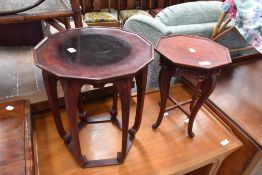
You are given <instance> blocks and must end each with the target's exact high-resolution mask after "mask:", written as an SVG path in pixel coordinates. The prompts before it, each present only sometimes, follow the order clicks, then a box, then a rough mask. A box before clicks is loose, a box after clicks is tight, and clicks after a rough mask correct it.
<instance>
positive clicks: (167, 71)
mask: <svg viewBox="0 0 262 175" xmlns="http://www.w3.org/2000/svg"><path fill="white" fill-rule="evenodd" d="M172 74H173V72H172V69H171V68H169V67H166V66H163V67H162V68H161V70H160V73H159V78H158V83H159V88H160V96H161V102H160V112H159V115H158V118H157V121H156V123H154V124H153V125H152V128H153V129H156V128H158V126H159V125H160V124H161V122H162V119H163V116H164V113H165V109H166V101H167V97H168V94H169V88H170V81H171V77H172Z"/></svg>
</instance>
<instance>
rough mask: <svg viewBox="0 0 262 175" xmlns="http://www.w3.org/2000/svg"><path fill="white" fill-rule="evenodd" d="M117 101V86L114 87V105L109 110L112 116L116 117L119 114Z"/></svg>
mask: <svg viewBox="0 0 262 175" xmlns="http://www.w3.org/2000/svg"><path fill="white" fill-rule="evenodd" d="M117 101H118V91H117V88H116V87H113V105H112V109H111V110H110V111H109V112H110V114H111V116H112V118H116V116H117V114H118V110H117Z"/></svg>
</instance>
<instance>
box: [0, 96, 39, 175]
mask: <svg viewBox="0 0 262 175" xmlns="http://www.w3.org/2000/svg"><path fill="white" fill-rule="evenodd" d="M7 106H12V107H14V109H13V110H6V107H7ZM35 154H37V153H35ZM35 166H37V165H36V164H35V160H34V153H33V140H32V129H31V114H30V104H29V101H25V100H21V101H13V102H7V103H1V104H0V172H1V173H0V174H19V175H33V174H37V172H35Z"/></svg>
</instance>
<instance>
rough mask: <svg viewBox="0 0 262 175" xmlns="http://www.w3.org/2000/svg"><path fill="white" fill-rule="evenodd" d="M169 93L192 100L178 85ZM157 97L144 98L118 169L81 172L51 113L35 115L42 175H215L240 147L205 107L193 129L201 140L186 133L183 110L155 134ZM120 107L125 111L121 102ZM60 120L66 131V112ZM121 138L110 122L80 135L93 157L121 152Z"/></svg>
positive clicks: (103, 101) (97, 106)
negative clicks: (139, 119) (224, 142)
mask: <svg viewBox="0 0 262 175" xmlns="http://www.w3.org/2000/svg"><path fill="white" fill-rule="evenodd" d="M170 94H171V95H176V97H177V98H178V99H179V100H184V99H187V98H189V97H190V94H189V93H188V92H187V91H185V90H184V89H183V87H182V86H181V85H180V84H177V85H175V87H172V88H170ZM158 99H159V92H153V93H148V94H146V96H145V103H144V110H143V121H142V122H141V127H140V129H139V132H137V134H136V139H135V140H134V142H133V146H132V149H131V150H130V152H129V154H128V157H127V158H126V160H125V163H124V164H122V165H118V166H107V167H100V168H99V167H98V168H86V169H82V168H80V167H79V166H78V164H77V163H76V162H75V161H74V158H73V157H72V156H71V154H70V152H68V151H67V149H66V147H65V146H64V143H63V141H62V139H60V137H59V134H58V133H57V131H56V127H55V123H54V122H53V118H52V114H51V112H45V113H39V114H38V115H35V116H34V133H35V136H36V139H37V146H38V150H39V168H40V174H53V175H56V174H63V175H69V174H96V175H105V174H110V175H111V174H113V175H127V174H134V175H136V174H141V175H149V174H164V175H165V174H173V175H182V174H186V173H188V174H186V175H204V174H209V175H211V174H212V175H214V174H216V172H217V170H218V169H219V166H220V164H221V162H222V161H223V159H224V158H225V157H227V156H228V155H229V154H230V153H232V152H233V151H235V150H237V149H238V148H239V147H240V146H241V143H240V142H239V141H238V139H237V138H236V137H235V136H234V135H232V133H231V132H230V131H229V130H227V129H226V127H224V126H223V125H221V124H220V123H219V122H217V121H216V119H215V117H214V116H213V115H212V112H211V111H209V110H207V109H206V107H202V108H201V109H200V111H199V113H198V117H197V119H196V122H195V125H194V129H195V130H196V132H197V135H196V137H197V139H194V140H192V139H190V138H188V137H187V136H186V135H185V132H186V130H187V126H186V125H185V124H184V119H185V116H184V115H183V113H182V112H180V111H170V112H169V115H170V117H169V118H167V119H166V120H164V121H163V122H162V125H161V127H160V128H159V129H158V132H152V129H151V128H150V125H151V124H152V122H154V120H155V117H154V115H155V114H156V113H158V110H159V109H158V104H157V101H158ZM137 102H138V100H137V97H136V96H133V97H131V102H130V104H131V106H130V119H129V121H130V123H133V122H134V120H135V113H136V105H137ZM168 103H169V102H168ZM169 104H170V103H169ZM111 105H112V100H111V98H99V99H96V100H93V101H89V102H88V103H87V104H86V105H85V106H84V109H85V110H86V111H88V114H89V115H92V116H105V115H107V112H108V110H110V109H111ZM117 106H118V107H119V110H121V105H120V103H118V105H117ZM119 112H121V111H119ZM171 116H172V117H171ZM61 118H62V120H63V122H64V127H65V128H66V129H68V128H69V123H68V118H67V117H66V112H65V110H64V109H62V110H61ZM91 118H92V117H91ZM78 121H80V120H79V119H78ZM214 131H219V132H214ZM120 136H121V131H120V130H118V129H117V128H116V127H112V124H111V123H100V124H97V125H86V126H85V127H84V128H83V129H82V130H81V132H80V135H79V137H80V140H81V150H82V153H84V154H85V155H86V156H87V157H88V158H89V159H100V158H110V157H112V156H114V155H115V152H116V151H118V150H119V148H121V137H120ZM152 138H153V139H152ZM224 139H227V140H228V141H229V142H230V143H229V144H227V145H225V146H222V145H221V144H220V143H219V142H221V141H222V140H224ZM87 145H88V146H87ZM60 160H61V161H60ZM210 167H211V168H210ZM193 170H195V171H193Z"/></svg>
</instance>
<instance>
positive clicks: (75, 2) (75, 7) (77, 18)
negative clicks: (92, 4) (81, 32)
mask: <svg viewBox="0 0 262 175" xmlns="http://www.w3.org/2000/svg"><path fill="white" fill-rule="evenodd" d="M70 3H71V7H72V11H73V13H74V14H73V19H74V22H75V28H79V27H83V22H82V16H81V9H80V3H79V0H70Z"/></svg>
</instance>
